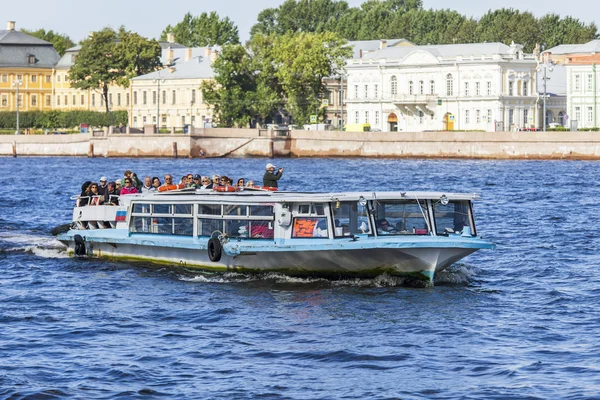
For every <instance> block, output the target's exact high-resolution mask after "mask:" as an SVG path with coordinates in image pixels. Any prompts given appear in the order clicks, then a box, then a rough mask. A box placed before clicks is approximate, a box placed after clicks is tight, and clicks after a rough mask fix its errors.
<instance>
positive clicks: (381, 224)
mask: <svg viewBox="0 0 600 400" xmlns="http://www.w3.org/2000/svg"><path fill="white" fill-rule="evenodd" d="M396 232H397V230H396V228H393V227H392V226H391V225H390V224H389V222H388V221H387V219H385V218H384V219H380V220H379V221H377V233H378V234H380V235H389V234H391V233H396Z"/></svg>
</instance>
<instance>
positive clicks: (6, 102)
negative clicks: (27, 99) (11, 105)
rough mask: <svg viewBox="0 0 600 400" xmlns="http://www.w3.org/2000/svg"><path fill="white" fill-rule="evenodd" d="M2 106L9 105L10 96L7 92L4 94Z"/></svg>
mask: <svg viewBox="0 0 600 400" xmlns="http://www.w3.org/2000/svg"><path fill="white" fill-rule="evenodd" d="M2 107H8V96H7V95H5V94H3V95H2Z"/></svg>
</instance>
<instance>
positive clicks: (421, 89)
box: [419, 81, 425, 94]
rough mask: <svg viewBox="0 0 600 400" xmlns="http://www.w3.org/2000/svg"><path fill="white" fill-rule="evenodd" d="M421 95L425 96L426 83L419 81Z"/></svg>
mask: <svg viewBox="0 0 600 400" xmlns="http://www.w3.org/2000/svg"><path fill="white" fill-rule="evenodd" d="M419 94H425V83H424V82H423V81H419Z"/></svg>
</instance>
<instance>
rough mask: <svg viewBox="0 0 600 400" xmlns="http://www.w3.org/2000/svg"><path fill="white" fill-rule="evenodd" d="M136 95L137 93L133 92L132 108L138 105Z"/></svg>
mask: <svg viewBox="0 0 600 400" xmlns="http://www.w3.org/2000/svg"><path fill="white" fill-rule="evenodd" d="M137 94H138V92H133V105H134V106H137V103H138V102H137Z"/></svg>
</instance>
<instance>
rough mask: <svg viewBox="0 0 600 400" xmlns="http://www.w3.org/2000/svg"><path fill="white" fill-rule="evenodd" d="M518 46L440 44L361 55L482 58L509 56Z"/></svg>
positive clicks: (390, 57) (394, 57)
mask: <svg viewBox="0 0 600 400" xmlns="http://www.w3.org/2000/svg"><path fill="white" fill-rule="evenodd" d="M516 47H520V45H514V46H507V45H505V44H504V43H497V42H496V43H464V44H440V45H427V46H402V47H386V48H384V49H381V50H378V51H374V52H371V53H368V54H366V55H363V58H364V59H381V58H387V59H400V60H401V59H403V58H405V57H407V56H408V55H410V54H411V53H413V52H416V51H426V52H428V53H430V54H431V55H433V56H434V57H438V58H439V57H442V58H446V57H458V56H482V55H493V54H501V55H509V54H514V51H515V48H516Z"/></svg>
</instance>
